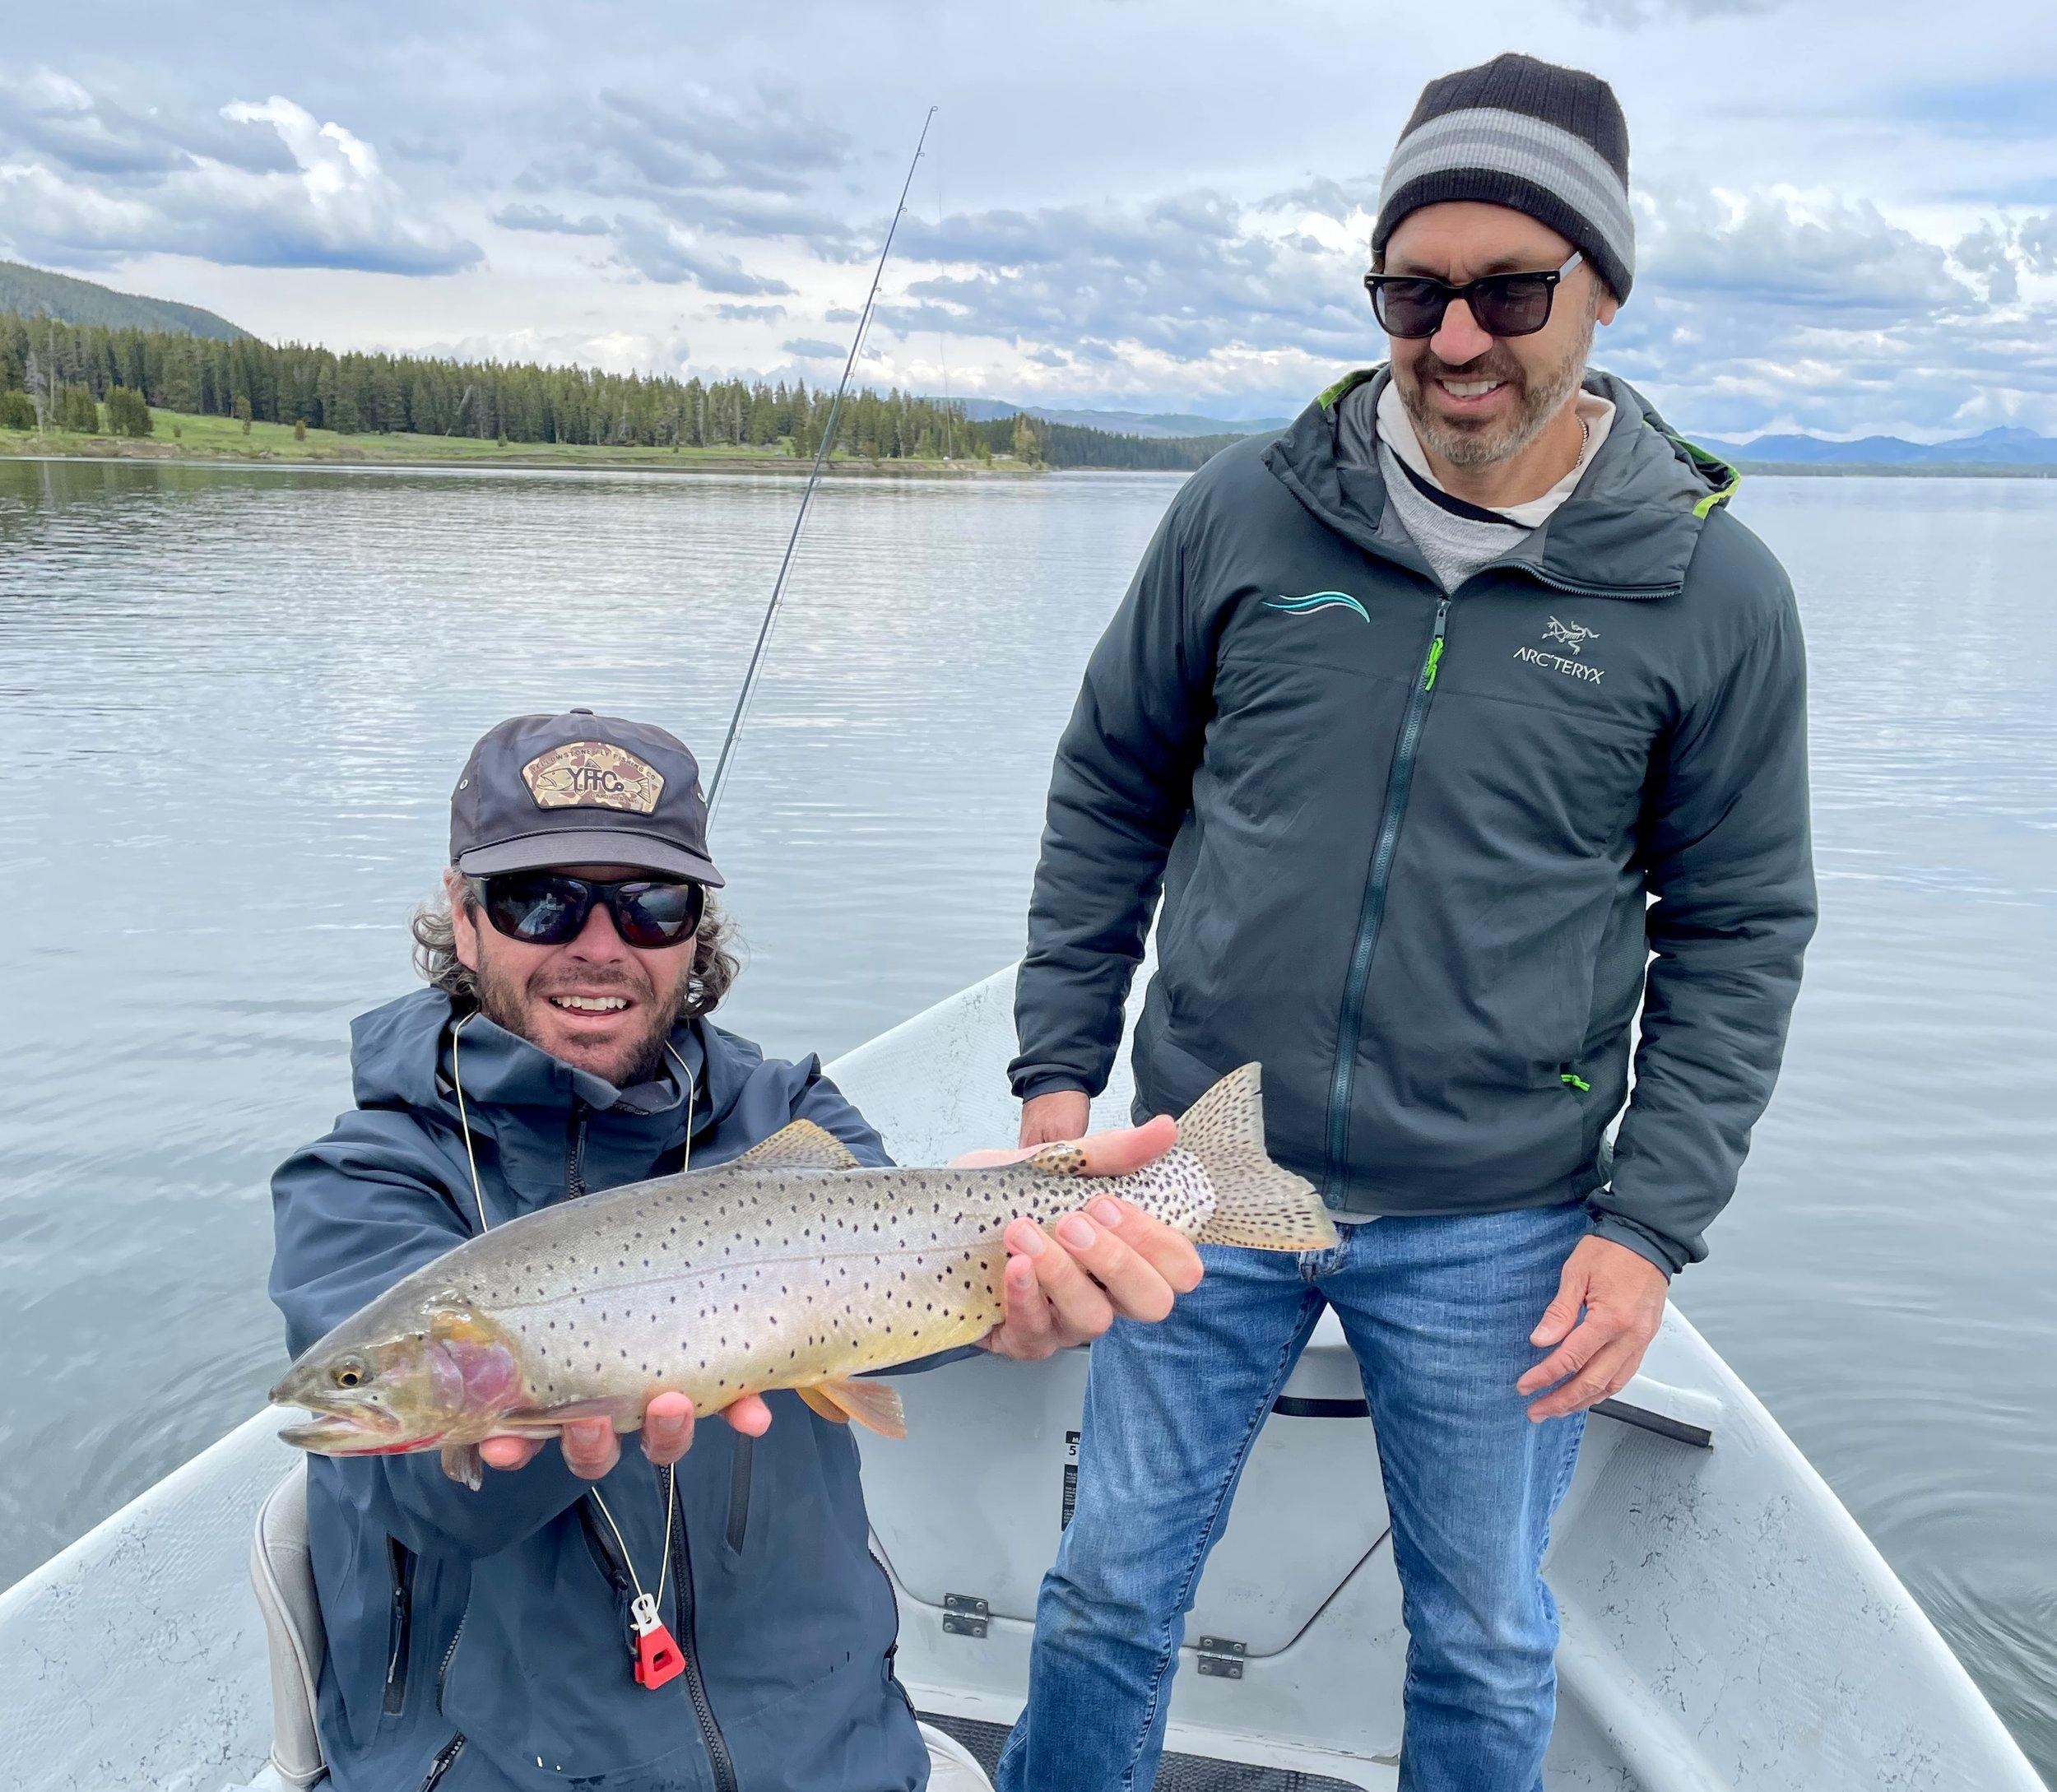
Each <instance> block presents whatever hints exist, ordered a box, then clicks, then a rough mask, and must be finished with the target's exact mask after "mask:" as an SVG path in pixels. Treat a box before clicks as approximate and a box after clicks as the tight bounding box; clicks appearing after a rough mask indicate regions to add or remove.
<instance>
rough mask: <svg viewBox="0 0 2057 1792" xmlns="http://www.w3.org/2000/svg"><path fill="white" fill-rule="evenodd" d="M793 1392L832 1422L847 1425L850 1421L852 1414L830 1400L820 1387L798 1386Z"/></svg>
mask: <svg viewBox="0 0 2057 1792" xmlns="http://www.w3.org/2000/svg"><path fill="white" fill-rule="evenodd" d="M793 1392H794V1393H796V1394H797V1395H799V1396H800V1397H801V1399H802V1400H805V1401H806V1403H807V1404H809V1405H810V1406H811V1407H813V1408H814V1409H815V1411H816V1412H818V1413H819V1414H821V1416H822V1417H823V1418H825V1419H827V1420H828V1421H829V1423H830V1424H832V1425H847V1424H848V1423H850V1415H849V1414H847V1413H846V1412H845V1411H843V1409H842V1408H841V1407H840V1406H838V1405H837V1404H836V1403H835V1402H834V1401H833V1400H830V1399H829V1396H828V1395H826V1394H824V1393H823V1392H822V1391H821V1390H820V1388H818V1387H796V1388H795V1389H794V1390H793Z"/></svg>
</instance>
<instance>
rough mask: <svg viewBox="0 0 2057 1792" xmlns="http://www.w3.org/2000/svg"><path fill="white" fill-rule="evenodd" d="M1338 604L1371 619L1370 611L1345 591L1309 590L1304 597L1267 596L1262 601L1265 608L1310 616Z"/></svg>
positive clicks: (1333, 607) (1292, 614)
mask: <svg viewBox="0 0 2057 1792" xmlns="http://www.w3.org/2000/svg"><path fill="white" fill-rule="evenodd" d="M1264 606H1265V609H1267V610H1284V612H1285V613H1286V614H1287V615H1289V616H1311V615H1313V614H1314V612H1315V611H1316V610H1332V609H1335V608H1336V607H1337V606H1341V607H1342V608H1344V609H1345V610H1355V611H1356V612H1357V613H1358V615H1360V616H1362V617H1363V619H1364V620H1365V621H1367V622H1369V621H1370V620H1372V617H1371V612H1370V611H1369V610H1367V609H1365V607H1364V606H1363V605H1362V604H1361V603H1359V602H1358V601H1357V600H1356V599H1355V598H1354V597H1351V595H1350V594H1349V592H1346V591H1311V592H1308V593H1307V596H1306V597H1267V598H1265V601H1264Z"/></svg>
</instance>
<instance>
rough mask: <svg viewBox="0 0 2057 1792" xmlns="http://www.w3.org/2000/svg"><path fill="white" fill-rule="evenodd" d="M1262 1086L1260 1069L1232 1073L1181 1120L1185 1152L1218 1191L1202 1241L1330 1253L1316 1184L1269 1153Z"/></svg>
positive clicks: (1328, 1227) (1331, 1235)
mask: <svg viewBox="0 0 2057 1792" xmlns="http://www.w3.org/2000/svg"><path fill="white" fill-rule="evenodd" d="M1262 1080H1263V1073H1262V1071H1261V1069H1260V1068H1259V1067H1258V1066H1257V1065H1255V1064H1246V1065H1243V1067H1242V1069H1241V1070H1231V1071H1230V1072H1229V1073H1228V1075H1226V1076H1224V1078H1223V1079H1221V1080H1220V1081H1219V1083H1217V1084H1214V1087H1213V1088H1212V1089H1209V1090H1208V1091H1207V1093H1205V1095H1203V1096H1201V1097H1200V1099H1199V1100H1198V1101H1196V1102H1195V1103H1193V1105H1192V1106H1191V1107H1189V1108H1187V1109H1186V1112H1185V1113H1184V1114H1182V1116H1181V1117H1180V1118H1179V1122H1178V1146H1179V1149H1181V1150H1182V1151H1190V1152H1191V1154H1193V1155H1194V1156H1195V1157H1196V1158H1199V1159H1200V1168H1202V1169H1204V1170H1205V1172H1207V1181H1208V1183H1209V1185H1210V1186H1211V1187H1212V1188H1213V1190H1214V1213H1213V1214H1212V1215H1211V1216H1210V1218H1209V1219H1208V1221H1207V1223H1206V1224H1205V1225H1204V1226H1203V1227H1201V1228H1200V1232H1199V1233H1198V1235H1197V1237H1196V1242H1197V1243H1200V1244H1224V1245H1247V1246H1251V1247H1255V1248H1256V1249H1257V1250H1260V1251H1321V1250H1326V1248H1327V1247H1330V1246H1331V1245H1333V1244H1334V1243H1335V1222H1334V1221H1333V1220H1331V1219H1330V1218H1329V1214H1328V1209H1326V1207H1324V1206H1323V1205H1321V1196H1320V1195H1317V1194H1316V1192H1315V1190H1314V1185H1313V1184H1312V1182H1307V1180H1306V1179H1305V1178H1304V1177H1298V1176H1295V1175H1294V1174H1293V1172H1291V1171H1290V1170H1282V1169H1280V1168H1279V1166H1278V1165H1277V1164H1275V1163H1273V1162H1272V1161H1271V1159H1270V1157H1269V1156H1268V1155H1267V1154H1265V1146H1264V1096H1263V1093H1262Z"/></svg>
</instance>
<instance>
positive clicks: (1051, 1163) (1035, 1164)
mask: <svg viewBox="0 0 2057 1792" xmlns="http://www.w3.org/2000/svg"><path fill="white" fill-rule="evenodd" d="M1022 1161H1023V1162H1024V1163H1026V1164H1027V1165H1028V1166H1029V1168H1030V1169H1032V1170H1034V1171H1037V1172H1039V1173H1041V1174H1042V1175H1044V1176H1084V1174H1085V1153H1084V1152H1083V1151H1082V1150H1080V1149H1079V1147H1078V1146H1077V1145H1075V1144H1070V1143H1069V1142H1064V1141H1060V1142H1058V1143H1055V1144H1047V1145H1045V1146H1043V1147H1042V1149H1041V1150H1039V1151H1038V1152H1036V1153H1034V1154H1033V1155H1031V1156H1029V1157H1028V1158H1024V1159H1023V1160H1022Z"/></svg>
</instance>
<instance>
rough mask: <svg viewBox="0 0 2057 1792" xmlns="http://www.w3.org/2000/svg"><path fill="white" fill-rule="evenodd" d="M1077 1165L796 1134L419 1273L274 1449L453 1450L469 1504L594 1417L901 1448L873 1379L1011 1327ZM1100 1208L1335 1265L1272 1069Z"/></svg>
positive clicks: (385, 1299)
mask: <svg viewBox="0 0 2057 1792" xmlns="http://www.w3.org/2000/svg"><path fill="white" fill-rule="evenodd" d="M1084 1162H1085V1160H1084V1154H1083V1153H1082V1152H1080V1149H1079V1148H1078V1147H1077V1146H1076V1145H1074V1144H1051V1145H1046V1146H1044V1147H1043V1148H1042V1149H1041V1150H1040V1151H1038V1152H1037V1153H1036V1154H1035V1155H1034V1156H1033V1157H1031V1158H1027V1159H1024V1161H1022V1162H1020V1163H1010V1164H1004V1165H1000V1166H997V1167H995V1168H989V1169H898V1168H895V1169H866V1168H862V1167H861V1166H860V1165H859V1164H858V1163H857V1159H856V1158H854V1157H852V1155H851V1154H850V1152H849V1151H848V1150H847V1149H846V1148H845V1147H844V1145H843V1144H842V1143H841V1141H840V1140H837V1139H836V1138H835V1137H834V1136H833V1135H831V1134H829V1133H828V1132H825V1131H824V1130H822V1129H821V1128H820V1127H819V1126H815V1125H814V1124H813V1123H812V1122H811V1121H804V1120H803V1121H794V1122H793V1123H792V1125H791V1126H787V1127H786V1128H785V1129H784V1130H782V1131H780V1132H778V1133H775V1134H773V1136H772V1137H770V1138H768V1139H767V1140H764V1142H763V1143H762V1144H759V1145H758V1146H756V1147H755V1149H752V1150H750V1151H748V1152H745V1154H743V1155H742V1156H741V1157H740V1158H736V1159H734V1160H733V1161H731V1162H730V1163H723V1164H721V1165H718V1166H717V1167H716V1168H713V1169H708V1170H692V1171H688V1172H685V1173H683V1174H680V1175H677V1176H667V1177H657V1178H656V1179H655V1180H653V1181H651V1182H635V1183H631V1184H629V1186H626V1187H623V1188H618V1189H615V1190H612V1191H609V1192H608V1193H606V1194H604V1195H589V1196H587V1198H586V1199H584V1200H578V1201H566V1202H564V1203H562V1204H560V1205H556V1206H554V1207H550V1208H546V1209H544V1210H542V1211H541V1212H540V1213H534V1214H524V1215H523V1216H522V1218H520V1219H513V1220H510V1221H508V1223H506V1224H505V1225H504V1226H499V1227H495V1228H494V1229H493V1230H492V1231H490V1232H488V1233H484V1234H482V1235H481V1236H480V1237H476V1238H471V1239H468V1240H467V1241H466V1242H464V1243H462V1244H461V1245H459V1246H457V1248H456V1249H455V1250H453V1251H448V1252H447V1253H446V1254H445V1255H443V1256H440V1257H439V1258H437V1259H436V1260H435V1261H434V1263H431V1264H429V1265H426V1266H425V1268H422V1269H420V1270H416V1271H415V1272H414V1274H411V1275H409V1276H407V1277H406V1278H405V1279H403V1280H402V1281H400V1282H397V1283H396V1284H394V1285H393V1286H392V1288H389V1289H388V1290H387V1291H386V1293H383V1294H382V1295H381V1296H379V1298H378V1299H377V1300H375V1301H374V1302H371V1303H370V1304H369V1306H367V1307H365V1308H363V1309H362V1310H361V1311H360V1312H358V1313H356V1314H355V1315H354V1316H352V1317H351V1318H349V1319H346V1320H345V1321H343V1323H342V1324H341V1325H338V1326H337V1328H336V1329H335V1330H333V1331H332V1332H330V1333H329V1334H328V1335H327V1337H325V1338H323V1339H321V1341H320V1342H319V1343H318V1344H314V1345H313V1346H312V1347H311V1348H310V1349H308V1350H307V1351H306V1352H304V1353H303V1354H302V1355H301V1356H300V1358H299V1359H298V1360H297V1361H296V1362H295V1363H294V1364H293V1366H292V1367H291V1369H290V1370H289V1371H288V1372H287V1373H286V1377H285V1379H284V1380H283V1381H281V1382H280V1383H279V1384H278V1386H276V1387H275V1388H273V1389H272V1401H273V1403H274V1404H277V1405H281V1406H301V1407H305V1408H307V1409H309V1411H310V1412H312V1413H313V1414H315V1415H316V1417H315V1418H314V1420H313V1423H309V1424H305V1425H295V1426H293V1427H291V1428H288V1429H287V1430H286V1431H284V1432H281V1433H280V1436H281V1437H282V1438H283V1439H284V1440H285V1441H286V1442H287V1443H290V1444H297V1445H299V1446H300V1447H301V1448H303V1449H306V1450H313V1451H321V1452H323V1454H325V1455H388V1454H393V1453H397V1452H400V1451H412V1450H440V1451H442V1452H443V1467H444V1469H446V1470H447V1471H448V1473H449V1474H451V1475H452V1477H453V1479H457V1480H462V1481H467V1482H469V1483H471V1484H472V1485H473V1486H475V1487H476V1485H477V1484H478V1483H479V1477H480V1462H479V1456H478V1450H477V1446H478V1445H479V1443H480V1442H481V1441H483V1440H484V1439H485V1438H487V1437H499V1436H510V1435H511V1436H514V1437H555V1436H556V1435H557V1434H558V1431H559V1428H560V1427H561V1426H563V1425H564V1423H566V1422H567V1421H568V1420H571V1419H575V1418H597V1417H605V1418H610V1419H611V1420H612V1421H613V1423H614V1427H615V1430H616V1431H618V1432H627V1431H634V1430H635V1429H636V1428H638V1427H639V1426H640V1425H641V1424H642V1423H643V1407H644V1405H645V1404H646V1403H647V1402H648V1400H649V1399H650V1397H651V1396H652V1395H654V1394H659V1393H665V1392H673V1391H676V1392H678V1393H682V1394H685V1395H689V1396H690V1398H691V1400H692V1401H693V1405H694V1410H695V1411H696V1412H699V1413H711V1412H716V1411H718V1410H719V1409H721V1408H722V1407H724V1406H727V1405H728V1404H730V1403H731V1401H733V1400H736V1399H738V1398H740V1397H741V1395H744V1394H748V1393H764V1392H767V1391H768V1390H772V1389H774V1388H792V1389H794V1390H796V1391H797V1392H798V1393H799V1394H800V1395H801V1398H802V1399H804V1400H806V1402H807V1403H808V1404H809V1405H810V1406H812V1407H813V1408H814V1409H815V1411H817V1412H819V1413H820V1414H823V1416H824V1417H826V1418H835V1419H838V1420H841V1419H847V1418H854V1419H856V1420H857V1422H858V1423H861V1424H865V1425H868V1426H870V1427H871V1428H872V1429H873V1430H875V1431H879V1432H885V1434H886V1435H888V1436H889V1437H904V1436H906V1434H907V1432H906V1427H905V1425H904V1423H903V1421H902V1418H901V1414H900V1400H899V1396H898V1395H897V1394H896V1393H894V1390H893V1389H892V1388H891V1386H889V1385H888V1384H886V1383H885V1382H881V1381H857V1380H855V1379H854V1377H856V1376H858V1375H860V1374H861V1373H862V1372H864V1371H866V1370H867V1369H881V1368H886V1367H890V1366H892V1365H893V1364H894V1363H906V1362H908V1361H910V1360H912V1358H916V1357H923V1356H928V1355H931V1354H932V1353H935V1352H936V1351H940V1350H947V1349H951V1348H953V1347H954V1346H956V1345H959V1344H969V1343H971V1342H972V1341H973V1340H974V1339H977V1338H980V1337H982V1336H983V1335H985V1334H986V1333H987V1332H988V1331H990V1330H991V1329H992V1328H993V1327H994V1326H995V1325H998V1324H999V1323H1000V1322H1001V1318H1002V1317H1003V1316H1004V1313H1005V1298H1004V1295H1003V1293H1002V1285H1003V1284H1002V1276H1003V1274H1004V1271H1005V1266H1006V1249H1005V1246H1004V1244H1003V1243H1002V1242H1001V1234H1002V1233H1003V1232H1004V1231H1005V1228H1006V1227H1007V1226H1008V1224H1009V1223H1010V1222H1011V1221H1013V1220H1014V1219H1015V1218H1016V1217H1017V1216H1018V1215H1025V1216H1026V1217H1028V1218H1029V1219H1033V1220H1034V1221H1035V1222H1036V1223H1038V1225H1045V1226H1047V1225H1049V1224H1051V1223H1053V1222H1055V1221H1056V1220H1057V1219H1060V1218H1061V1217H1062V1216H1063V1215H1064V1214H1067V1213H1070V1212H1071V1211H1072V1210H1073V1209H1075V1208H1076V1207H1078V1206H1079V1205H1080V1200H1081V1191H1080V1188H1079V1186H1078V1185H1077V1183H1076V1182H1075V1181H1073V1180H1072V1179H1073V1178H1075V1177H1078V1176H1080V1175H1081V1174H1083V1172H1084ZM1092 1192H1093V1193H1094V1195H1099V1194H1102V1193H1105V1194H1109V1195H1119V1196H1121V1198H1122V1199H1124V1200H1128V1201H1130V1202H1132V1203H1133V1204H1134V1205H1135V1206H1136V1207H1138V1208H1140V1209H1141V1210H1142V1211H1143V1212H1145V1213H1146V1214H1153V1215H1154V1216H1155V1217H1156V1218H1157V1219H1161V1220H1163V1221H1164V1222H1165V1223H1167V1224H1168V1225H1171V1226H1173V1227H1175V1228H1177V1229H1178V1230H1179V1231H1180V1232H1182V1233H1184V1234H1185V1235H1186V1237H1189V1238H1191V1239H1193V1240H1195V1241H1196V1242H1200V1243H1203V1244H1229V1245H1249V1246H1255V1247H1257V1248H1259V1249H1261V1250H1271V1251H1307V1250H1316V1249H1319V1248H1321V1247H1325V1246H1327V1245H1331V1244H1333V1243H1334V1242H1335V1227H1334V1226H1333V1225H1332V1224H1331V1223H1330V1220H1329V1217H1328V1214H1327V1213H1326V1210H1325V1209H1324V1208H1323V1207H1322V1205H1321V1200H1320V1198H1319V1197H1318V1196H1317V1195H1316V1193H1315V1191H1314V1189H1313V1187H1312V1185H1310V1184H1309V1183H1307V1182H1303V1181H1302V1179H1301V1178H1300V1177H1297V1176H1294V1175H1293V1174H1291V1173H1290V1172H1288V1171H1285V1170H1282V1169H1280V1168H1279V1167H1278V1166H1277V1165H1276V1164H1275V1163H1272V1161H1271V1160H1270V1158H1269V1157H1267V1156H1266V1155H1265V1149H1264V1115H1263V1107H1262V1102H1261V1096H1260V1093H1259V1079H1258V1068H1257V1066H1256V1065H1254V1064H1248V1065H1244V1066H1243V1067H1242V1069H1241V1070H1236V1071H1233V1072H1232V1073H1231V1074H1230V1075H1228V1076H1225V1077H1224V1078H1223V1079H1221V1081H1219V1083H1217V1084H1215V1085H1214V1088H1213V1089H1210V1090H1209V1091H1208V1092H1207V1093H1205V1095H1203V1096H1202V1097H1201V1098H1200V1099H1199V1101H1197V1102H1196V1103H1194V1104H1193V1106H1192V1107H1191V1109H1190V1110H1188V1112H1186V1115H1185V1117H1183V1118H1182V1120H1181V1121H1179V1123H1178V1143H1177V1144H1176V1145H1175V1146H1174V1147H1173V1148H1172V1149H1171V1150H1170V1151H1168V1153H1166V1154H1165V1155H1164V1156H1163V1157H1162V1158H1158V1159H1157V1160H1156V1161H1155V1162H1154V1163H1149V1164H1146V1165H1145V1167H1144V1168H1142V1169H1140V1170H1138V1171H1136V1172H1134V1173H1133V1174H1131V1175H1128V1176H1120V1177H1096V1178H1094V1188H1093V1190H1092Z"/></svg>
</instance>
